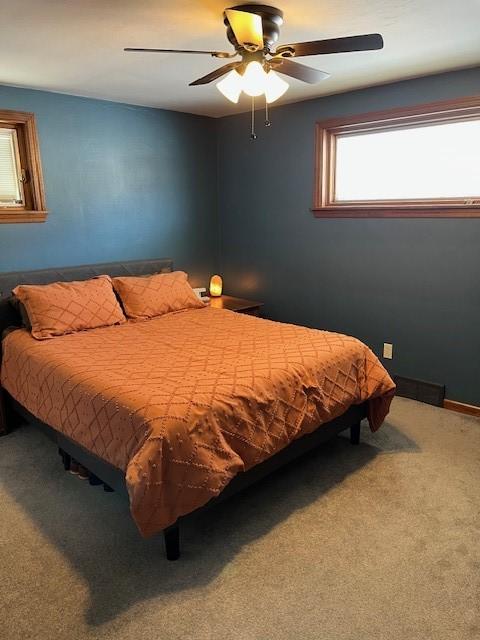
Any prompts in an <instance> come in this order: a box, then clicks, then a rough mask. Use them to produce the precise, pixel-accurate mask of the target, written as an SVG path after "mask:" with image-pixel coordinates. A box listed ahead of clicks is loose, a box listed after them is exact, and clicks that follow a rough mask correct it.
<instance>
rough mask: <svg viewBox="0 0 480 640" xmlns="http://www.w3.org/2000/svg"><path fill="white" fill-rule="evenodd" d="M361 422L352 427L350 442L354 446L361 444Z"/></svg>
mask: <svg viewBox="0 0 480 640" xmlns="http://www.w3.org/2000/svg"><path fill="white" fill-rule="evenodd" d="M360 424H361V423H360V422H357V424H354V425H353V426H351V427H350V442H351V443H352V444H360Z"/></svg>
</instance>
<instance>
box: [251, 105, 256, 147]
mask: <svg viewBox="0 0 480 640" xmlns="http://www.w3.org/2000/svg"><path fill="white" fill-rule="evenodd" d="M256 139H257V134H256V133H255V98H254V97H253V96H252V128H251V131H250V140H252V141H253V140H256Z"/></svg>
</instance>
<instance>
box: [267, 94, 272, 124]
mask: <svg viewBox="0 0 480 640" xmlns="http://www.w3.org/2000/svg"><path fill="white" fill-rule="evenodd" d="M265 126H266V127H271V126H272V123H271V122H270V118H269V117H268V102H267V96H265Z"/></svg>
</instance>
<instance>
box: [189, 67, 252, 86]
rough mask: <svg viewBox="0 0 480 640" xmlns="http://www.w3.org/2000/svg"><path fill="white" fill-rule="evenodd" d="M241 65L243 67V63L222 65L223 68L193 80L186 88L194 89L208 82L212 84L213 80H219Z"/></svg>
mask: <svg viewBox="0 0 480 640" xmlns="http://www.w3.org/2000/svg"><path fill="white" fill-rule="evenodd" d="M242 65H243V62H241V61H238V62H229V63H228V64H224V65H223V67H219V68H218V69H215V71H211V72H210V73H208V74H207V75H206V76H203V77H202V78H198V80H194V81H193V82H190V84H189V85H188V86H189V87H196V86H197V85H199V84H208V83H209V82H213V80H216V79H217V78H221V77H222V76H224V75H225V74H226V73H228V72H229V71H232V70H233V69H236V68H237V67H241V66H242Z"/></svg>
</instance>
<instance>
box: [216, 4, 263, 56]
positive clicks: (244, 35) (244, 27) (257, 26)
mask: <svg viewBox="0 0 480 640" xmlns="http://www.w3.org/2000/svg"><path fill="white" fill-rule="evenodd" d="M225 15H226V16H227V20H228V22H229V23H230V26H231V27H232V31H233V33H234V35H235V39H236V41H237V42H238V44H240V45H242V46H243V47H245V49H247V51H258V50H260V49H263V27H262V18H261V17H260V16H259V15H258V14H256V13H248V12H247V11H237V10H236V9H225Z"/></svg>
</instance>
